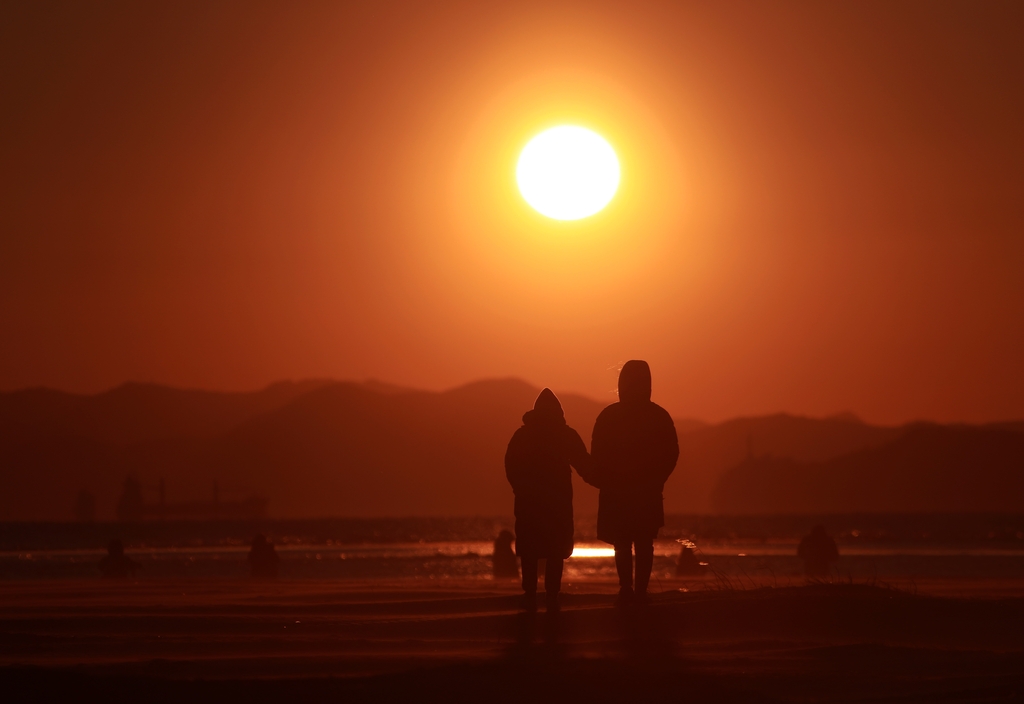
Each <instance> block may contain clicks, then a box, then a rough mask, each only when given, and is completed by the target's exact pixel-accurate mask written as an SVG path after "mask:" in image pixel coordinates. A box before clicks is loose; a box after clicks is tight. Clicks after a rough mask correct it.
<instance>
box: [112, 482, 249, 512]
mask: <svg viewBox="0 0 1024 704" xmlns="http://www.w3.org/2000/svg"><path fill="white" fill-rule="evenodd" d="M159 494H160V498H159V500H158V501H157V503H155V504H149V503H146V501H145V499H144V498H143V496H142V483H141V482H140V481H139V480H138V479H137V478H136V477H134V476H129V477H127V478H125V480H124V484H123V485H122V493H121V498H119V499H118V501H117V519H118V520H119V521H123V522H126V523H133V522H139V521H145V520H157V521H165V520H183V519H195V520H211V519H226V520H227V519H235V520H253V519H262V518H266V517H267V499H266V498H264V497H262V496H251V497H249V498H246V499H243V500H241V501H222V500H221V498H220V486H219V485H218V483H217V482H216V480H215V481H214V482H213V497H212V500H210V501H179V502H176V503H168V502H167V501H166V492H165V490H164V480H163V479H161V480H160V487H159Z"/></svg>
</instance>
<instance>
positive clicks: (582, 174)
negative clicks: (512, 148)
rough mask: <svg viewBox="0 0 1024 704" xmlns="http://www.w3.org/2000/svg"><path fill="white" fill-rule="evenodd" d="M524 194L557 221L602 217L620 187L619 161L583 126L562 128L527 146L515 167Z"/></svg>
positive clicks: (611, 151)
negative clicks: (597, 214) (598, 214)
mask: <svg viewBox="0 0 1024 704" xmlns="http://www.w3.org/2000/svg"><path fill="white" fill-rule="evenodd" d="M516 182H517V183H518V184H519V192H520V193H522V194H523V198H524V199H526V202H527V203H529V204H530V205H531V206H532V207H533V208H534V210H536V211H537V212H539V213H540V214H541V215H546V216H547V217H549V218H552V219H554V220H579V219H581V218H585V217H589V216H591V215H594V214H595V213H598V212H600V211H601V210H602V209H603V208H604V207H605V206H606V205H608V203H609V202H610V201H611V199H612V198H613V197H614V196H615V191H617V190H618V188H619V159H618V157H617V156H616V155H615V150H614V149H612V146H611V145H610V144H608V142H607V141H605V139H604V138H603V137H602V136H601V135H599V134H597V133H596V132H593V131H591V130H588V129H586V128H583V127H576V126H574V125H561V126H559V127H552V128H551V129H548V130H545V131H543V132H541V133H540V134H538V135H537V136H536V137H534V138H533V139H531V140H530V141H529V143H528V144H527V145H526V146H525V147H523V151H522V153H520V155H519V163H518V164H517V165H516Z"/></svg>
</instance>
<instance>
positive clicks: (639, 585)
mask: <svg viewBox="0 0 1024 704" xmlns="http://www.w3.org/2000/svg"><path fill="white" fill-rule="evenodd" d="M634 545H635V546H636V592H637V594H646V593H647V585H648V584H649V583H650V581H651V569H652V568H653V567H654V540H651V539H646V540H638V541H636V543H634Z"/></svg>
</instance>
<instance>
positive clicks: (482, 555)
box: [0, 541, 1024, 583]
mask: <svg viewBox="0 0 1024 704" xmlns="http://www.w3.org/2000/svg"><path fill="white" fill-rule="evenodd" d="M491 547H492V546H491V543H489V542H482V541H451V542H440V543H399V544H370V543H363V544H358V545H345V544H338V543H333V542H332V544H331V545H327V544H326V543H322V544H319V545H312V544H307V545H282V546H279V547H278V553H279V554H280V556H281V576H282V578H285V579H289V578H290V579H376V578H380V579H402V578H422V579H444V578H453V577H454V578H478V579H492V577H491V560H490V553H491ZM678 552H679V544H678V543H676V542H675V541H658V543H656V545H655V565H654V577H655V579H671V578H673V577H674V575H675V561H676V558H677V556H678ZM104 554H105V552H104V551H103V550H98V549H97V550H86V549H75V550H33V551H8V552H2V553H0V577H2V578H6V579H40V578H43V579H61V578H65V579H70V578H89V577H94V576H96V575H97V574H98V573H97V570H96V564H97V563H98V562H99V560H100V558H101V557H102V556H103V555H104ZM127 554H129V555H130V556H131V557H132V558H133V559H134V560H136V561H137V562H139V564H140V565H141V569H140V571H139V578H140V579H158V578H171V577H174V578H177V577H204V578H231V577H239V578H240V577H244V576H246V575H247V574H248V565H247V563H246V556H247V555H248V548H246V547H243V546H219V547H212V546H211V547H145V548H135V549H129V550H128V551H127ZM698 555H699V557H700V559H701V560H702V561H705V562H707V563H708V572H707V574H706V575H705V577H706V578H707V579H717V578H721V577H723V576H725V577H746V578H750V579H754V578H758V581H759V583H763V582H764V580H765V579H769V580H778V579H783V578H785V579H792V578H797V577H800V576H801V575H802V563H801V562H800V561H799V560H798V559H797V558H796V543H792V544H780V543H776V544H772V545H769V546H765V545H744V544H741V543H735V544H727V543H719V544H713V545H709V546H707V547H704V548H701V546H700V545H699V544H698ZM836 571H837V575H840V576H842V577H844V578H845V577H850V578H856V579H879V580H885V579H895V578H913V577H922V578H923V577H933V578H941V577H965V576H969V577H977V578H1002V579H1007V578H1009V579H1015V578H1020V579H1022V580H1024V551H1022V550H1015V549H1010V548H990V547H973V548H972V547H966V546H962V545H961V546H947V547H939V546H927V547H922V546H916V545H902V546H887V547H873V548H847V549H845V550H843V551H842V555H841V557H840V559H839V562H838V563H837V565H836ZM614 577H615V563H614V559H613V551H612V550H611V548H610V547H609V546H606V545H604V544H601V543H584V544H580V545H578V546H577V548H576V550H575V552H574V553H573V556H572V557H571V558H569V559H568V560H567V561H566V565H565V578H566V580H567V581H572V580H573V579H609V580H611V579H614Z"/></svg>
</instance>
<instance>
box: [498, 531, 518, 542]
mask: <svg viewBox="0 0 1024 704" xmlns="http://www.w3.org/2000/svg"><path fill="white" fill-rule="evenodd" d="M515 539H516V536H514V535H512V531H510V530H503V531H501V532H500V533H498V540H497V541H496V542H497V543H498V544H499V545H511V544H512V541H514V540H515Z"/></svg>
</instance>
